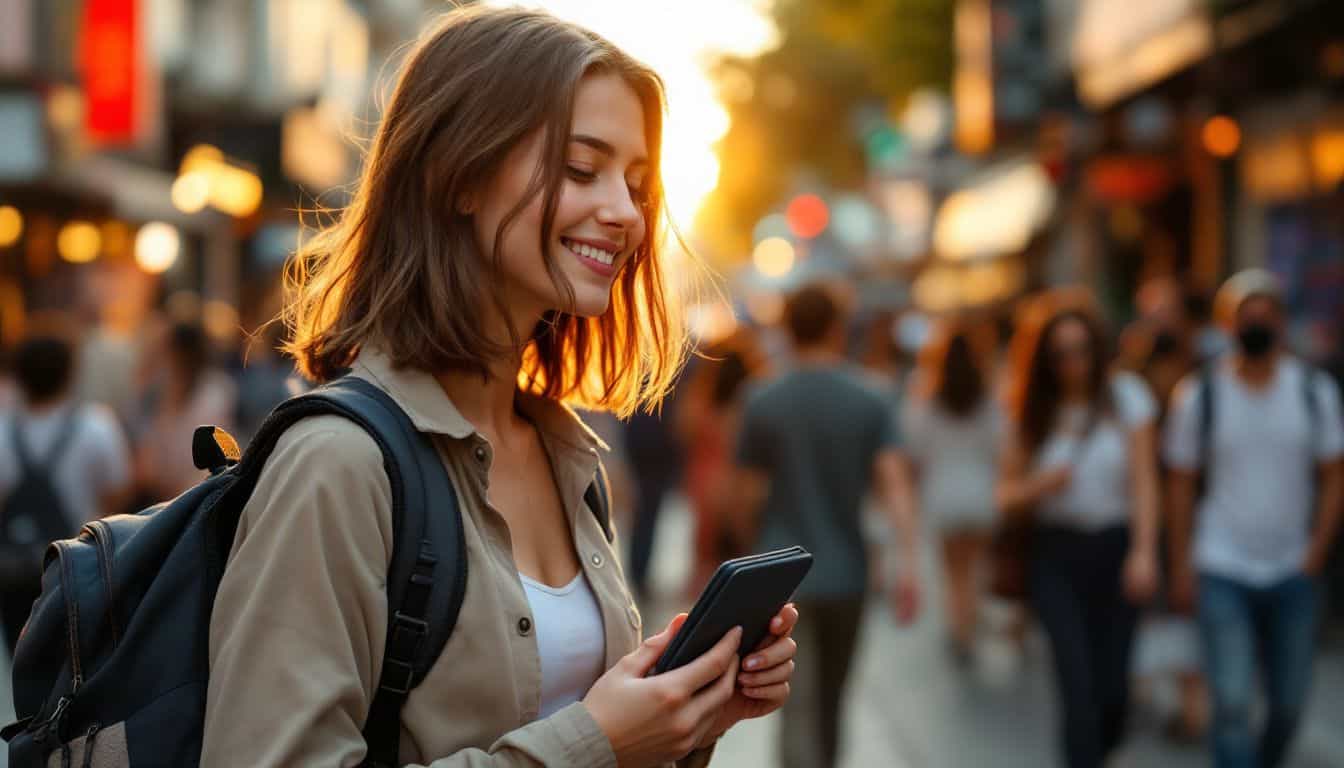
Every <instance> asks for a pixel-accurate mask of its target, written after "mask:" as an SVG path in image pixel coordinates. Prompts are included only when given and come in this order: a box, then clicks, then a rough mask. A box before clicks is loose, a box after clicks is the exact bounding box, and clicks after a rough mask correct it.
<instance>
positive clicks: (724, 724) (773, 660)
mask: <svg viewBox="0 0 1344 768" xmlns="http://www.w3.org/2000/svg"><path fill="white" fill-rule="evenodd" d="M797 624H798V609H797V608H795V607H794V605H793V604H792V603H790V604H788V605H786V606H784V607H783V608H782V609H780V611H779V613H778V614H776V616H775V618H773V619H771V620H770V634H769V635H768V636H767V637H766V638H765V639H764V640H762V641H761V644H760V645H758V646H757V647H756V652H755V653H753V654H752V655H750V656H748V657H747V660H746V662H745V663H744V664H743V665H742V671H741V672H740V673H739V674H738V676H737V685H738V688H737V691H736V693H734V694H733V698H732V699H730V700H729V701H728V704H727V706H725V707H724V708H723V710H722V711H721V712H720V713H719V719H718V722H716V723H715V724H714V727H713V728H711V729H710V731H709V734H708V735H707V736H706V738H705V739H704V740H702V741H701V742H700V743H699V744H697V745H696V746H697V748H703V747H708V746H709V745H710V744H713V743H714V741H716V740H717V739H718V738H719V737H720V736H722V735H723V734H724V733H726V732H727V731H728V729H729V728H732V727H733V726H734V725H737V724H738V723H740V722H742V721H743V720H751V719H753V718H757V717H765V716H766V715H768V714H770V713H771V712H774V711H775V710H777V709H779V708H780V707H782V706H784V702H785V701H787V700H788V698H789V681H790V680H792V679H793V657H794V656H796V655H797V654H798V644H797V643H796V642H794V640H793V628H794V627H795V626H797Z"/></svg>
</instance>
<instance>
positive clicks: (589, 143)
mask: <svg viewBox="0 0 1344 768" xmlns="http://www.w3.org/2000/svg"><path fill="white" fill-rule="evenodd" d="M569 140H570V141H572V142H577V143H579V144H582V145H584V146H586V147H591V148H593V149H595V150H597V151H598V152H601V153H602V154H604V155H606V156H607V157H615V156H616V148H615V147H613V146H612V145H611V144H610V143H608V142H605V141H603V140H602V139H599V138H597V137H596V136H589V135H587V134H584V133H579V134H575V135H574V136H571V137H570V138H569ZM648 164H649V159H648V158H646V157H643V156H641V157H637V158H635V161H634V162H633V163H631V165H648Z"/></svg>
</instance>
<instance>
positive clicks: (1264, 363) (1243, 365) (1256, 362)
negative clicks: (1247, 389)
mask: <svg viewBox="0 0 1344 768" xmlns="http://www.w3.org/2000/svg"><path fill="white" fill-rule="evenodd" d="M1278 362H1279V355H1278V353H1277V352H1275V353H1272V354H1268V355H1265V356H1264V357H1247V356H1246V355H1243V354H1241V353H1238V354H1237V358H1236V364H1235V365H1236V371H1237V375H1238V376H1240V377H1241V380H1242V381H1244V382H1246V383H1247V384H1250V385H1251V386H1264V385H1265V384H1268V383H1269V380H1270V379H1271V378H1273V377H1274V369H1275V368H1277V367H1278Z"/></svg>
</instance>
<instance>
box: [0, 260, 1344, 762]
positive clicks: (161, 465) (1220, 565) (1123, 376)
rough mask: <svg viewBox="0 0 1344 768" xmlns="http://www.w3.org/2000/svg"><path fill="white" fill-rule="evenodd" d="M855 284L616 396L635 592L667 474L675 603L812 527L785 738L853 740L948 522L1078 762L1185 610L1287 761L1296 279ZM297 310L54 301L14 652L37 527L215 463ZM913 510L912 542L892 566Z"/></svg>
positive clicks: (28, 489) (1302, 504)
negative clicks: (672, 498) (659, 382)
mask: <svg viewBox="0 0 1344 768" xmlns="http://www.w3.org/2000/svg"><path fill="white" fill-rule="evenodd" d="M851 304H852V291H851V290H849V289H847V287H846V286H844V285H838V284H817V285H812V286H808V287H805V288H803V289H801V290H799V291H797V292H796V293H795V294H793V295H792V296H791V297H789V299H788V301H787V302H786V307H785V311H784V319H783V322H782V323H781V324H780V326H779V327H767V328H758V327H751V326H743V327H740V328H739V329H738V330H736V331H735V332H734V333H733V334H732V335H730V336H729V337H727V338H724V339H720V340H717V341H715V342H713V343H711V344H708V345H706V346H705V347H704V348H703V349H701V350H700V351H699V354H698V355H696V356H695V357H694V358H693V359H692V361H691V363H690V364H689V366H688V368H687V370H686V372H685V374H684V375H683V377H682V380H681V384H680V385H679V386H678V388H677V390H676V392H675V394H674V396H673V397H672V399H671V400H669V401H668V402H667V403H665V405H664V407H663V409H662V410H661V411H660V412H659V413H656V414H639V415H636V416H635V417H633V418H631V419H630V420H628V421H626V422H624V423H622V422H617V421H615V420H614V419H610V418H609V417H602V416H600V415H594V420H595V424H594V426H595V427H596V428H597V429H598V431H599V432H601V433H603V434H604V436H605V437H607V439H608V442H609V443H610V444H611V445H612V447H613V450H612V455H611V458H610V460H609V465H610V470H611V475H612V480H613V488H614V496H615V500H616V506H617V511H618V514H622V513H623V514H624V515H625V520H624V521H623V530H624V531H626V532H627V534H626V536H625V537H624V538H625V539H626V541H627V542H628V546H629V571H630V582H631V585H632V587H633V589H634V590H635V591H636V592H637V593H638V596H639V597H640V599H641V600H646V601H647V600H652V599H654V598H655V597H656V596H655V595H653V594H652V589H651V586H650V576H649V574H650V560H651V557H652V554H653V552H654V551H655V548H654V536H655V532H656V531H657V529H658V525H657V521H658V514H659V510H660V509H661V508H662V507H663V505H664V502H665V499H666V497H667V496H668V494H669V493H672V492H678V491H679V492H681V493H682V494H684V496H685V498H686V499H687V500H688V501H689V504H690V507H691V509H692V511H693V517H694V521H695V534H694V537H693V545H692V550H691V551H690V552H687V553H686V556H687V559H688V561H689V562H690V563H691V567H690V568H689V569H688V572H689V573H690V574H691V576H690V578H689V579H688V582H687V583H686V585H685V586H684V592H683V593H682V594H680V595H677V596H676V598H675V599H676V601H677V602H689V601H690V600H692V599H693V598H694V596H695V595H696V594H697V593H698V592H699V590H700V589H701V588H702V587H703V586H704V584H705V583H706V582H707V581H708V579H709V577H710V575H711V574H712V572H713V570H714V568H715V567H716V566H717V565H718V563H720V562H721V561H723V560H725V559H727V558H730V557H734V556H737V555H741V554H746V553H749V552H756V551H763V550H767V549H771V548H776V547H783V546H790V545H793V544H801V545H803V546H804V547H806V548H808V549H809V550H810V551H811V552H812V553H813V554H814V555H815V557H816V567H815V569H814V571H813V573H812V575H811V576H810V577H809V578H808V580H807V581H806V582H805V583H804V585H803V587H802V588H801V589H800V591H799V593H798V594H797V602H798V604H799V606H800V609H801V613H802V616H803V620H802V621H801V622H800V624H799V626H798V630H797V633H796V634H797V636H798V639H799V646H800V650H799V668H798V674H797V676H796V678H795V680H796V685H795V691H794V696H793V698H792V699H791V700H790V702H789V704H788V705H787V706H786V708H785V712H784V718H783V720H784V725H783V727H782V728H781V729H780V738H781V745H780V746H781V749H780V754H781V755H782V756H785V759H786V760H787V761H788V764H789V765H798V766H832V765H835V764H836V756H837V753H838V751H839V748H840V736H839V734H840V721H839V711H840V705H841V700H842V696H843V691H844V689H845V684H846V679H847V677H848V675H849V670H850V665H851V661H852V659H853V657H854V652H855V646H856V642H857V638H858V636H859V626H860V621H861V617H862V615H863V610H862V609H863V606H864V604H865V602H866V600H867V599H868V598H869V597H871V596H872V595H873V593H874V591H875V590H885V591H886V592H887V594H886V595H885V599H888V600H889V601H890V603H891V606H892V609H893V610H894V611H895V613H896V616H897V617H898V619H899V620H900V621H902V622H908V621H909V620H911V619H912V618H913V617H914V616H915V614H916V612H917V611H918V610H919V609H920V602H921V595H922V593H923V591H924V590H923V585H921V584H920V583H919V577H918V573H919V568H918V565H917V561H918V554H917V553H918V552H919V548H920V546H921V541H920V540H921V537H923V536H928V537H932V538H934V539H935V542H936V551H937V552H938V553H939V554H940V556H941V564H942V573H943V588H942V596H943V601H944V605H943V610H942V615H943V616H944V617H945V620H946V635H947V649H948V653H949V655H950V656H951V658H952V659H953V660H954V661H955V662H956V666H957V667H958V668H962V669H967V668H971V667H974V666H975V665H976V664H977V652H978V651H977V649H979V648H981V647H982V646H983V641H984V639H985V636H986V633H987V632H988V631H989V630H988V629H987V625H986V621H985V619H984V617H985V615H986V611H985V603H986V601H987V600H988V599H994V600H996V601H1000V602H1001V601H1003V600H1004V599H1006V600H1007V601H1008V604H1009V605H1012V606H1014V607H1015V613H1014V615H1015V616H1016V618H1015V619H1014V620H1013V621H1011V622H1009V623H1008V625H1007V627H1006V629H1005V628H1003V627H1000V628H997V629H995V631H996V632H1000V633H1001V634H1002V638H1001V639H1004V640H1005V641H1007V642H1009V643H1016V644H1021V643H1022V642H1023V638H1024V636H1025V635H1026V631H1027V629H1028V628H1029V627H1031V626H1039V627H1040V628H1041V630H1042V631H1043V633H1044V635H1045V637H1046V638H1047V640H1048V643H1049V648H1050V658H1051V660H1052V665H1053V667H1054V670H1055V679H1056V681H1057V695H1058V699H1057V700H1058V712H1059V724H1058V726H1059V754H1060V755H1061V760H1062V764H1064V765H1067V766H1069V767H1070V768H1093V767H1096V766H1102V765H1104V764H1105V763H1106V761H1107V759H1108V756H1110V755H1111V754H1113V753H1114V752H1115V750H1116V748H1117V747H1118V746H1119V745H1120V744H1121V743H1122V741H1123V739H1124V736H1125V730H1126V719H1127V715H1128V713H1129V712H1130V710H1131V708H1132V704H1131V695H1130V686H1131V682H1132V679H1133V669H1134V665H1133V662H1132V657H1133V656H1134V648H1135V646H1136V643H1141V637H1142V634H1143V628H1144V627H1145V626H1152V625H1155V624H1162V623H1164V624H1166V625H1169V626H1174V627H1177V628H1178V629H1179V630H1180V632H1182V633H1183V634H1184V636H1186V637H1188V638H1189V640H1190V642H1189V644H1188V648H1187V649H1186V652H1185V653H1183V654H1180V658H1177V659H1175V660H1173V661H1172V662H1171V663H1170V664H1169V666H1168V667H1167V668H1165V669H1164V671H1165V672H1169V673H1170V674H1171V675H1172V676H1173V677H1174V678H1175V679H1176V680H1177V681H1178V682H1179V690H1180V692H1181V695H1180V706H1179V708H1178V710H1177V712H1176V713H1175V716H1174V717H1173V718H1172V721H1171V723H1170V728H1169V735H1170V736H1171V737H1172V738H1176V739H1183V740H1187V741H1193V740H1199V739H1202V738H1206V737H1207V738H1208V741H1209V744H1210V748H1211V752H1212V754H1213V755H1214V759H1215V764H1216V765H1217V766H1219V767H1220V768H1223V767H1229V768H1230V767H1232V766H1251V765H1257V766H1272V765H1278V764H1281V761H1282V760H1283V757H1284V755H1285V754H1286V753H1287V751H1288V749H1289V747H1290V745H1291V740H1292V736H1293V732H1294V728H1295V726H1296V724H1297V723H1298V722H1299V721H1300V719H1301V717H1302V710H1303V707H1304V705H1305V701H1306V696H1307V690H1308V685H1309V681H1310V668H1311V667H1310V665H1311V660H1312V658H1313V654H1314V648H1315V643H1316V642H1317V637H1318V635H1319V634H1320V633H1319V632H1318V628H1319V627H1320V625H1321V623H1322V621H1323V620H1326V619H1328V618H1329V612H1330V603H1329V602H1328V601H1327V594H1328V593H1327V592H1323V589H1322V587H1323V584H1324V582H1325V580H1326V579H1327V577H1328V572H1329V571H1330V570H1331V566H1330V560H1331V557H1330V555H1331V553H1332V550H1333V549H1337V547H1336V546H1334V544H1335V536H1334V534H1335V531H1336V528H1337V525H1338V520H1339V515H1340V506H1341V494H1342V493H1344V489H1342V487H1341V482H1344V480H1342V478H1341V469H1340V465H1341V462H1340V459H1341V456H1344V427H1342V426H1341V415H1340V402H1339V401H1340V398H1339V393H1338V384H1337V382H1336V381H1335V380H1334V379H1333V378H1332V377H1331V376H1330V375H1329V374H1328V372H1326V371H1325V370H1323V369H1320V368H1317V367H1315V366H1314V365H1313V364H1312V363H1311V362H1309V361H1305V360H1302V359H1299V358H1298V357H1295V356H1294V355H1292V354H1291V353H1290V352H1289V351H1288V350H1287V349H1286V346H1285V344H1284V341H1283V314H1284V307H1283V306H1282V297H1281V293H1280V292H1279V290H1278V287H1277V285H1276V283H1275V282H1274V278H1273V277H1272V276H1271V275H1269V274H1268V273H1263V272H1248V273H1242V274H1239V275H1237V276H1235V277H1234V278H1232V279H1231V280H1229V281H1228V283H1227V284H1226V285H1225V286H1224V288H1223V289H1222V290H1221V291H1220V292H1219V293H1218V295H1217V297H1216V300H1213V301H1210V300H1209V299H1207V298H1206V297H1204V296H1202V295H1200V294H1198V293H1195V292H1192V291H1189V290H1187V289H1185V288H1184V287H1183V286H1181V285H1180V284H1179V283H1177V282H1175V281H1172V280H1158V281H1154V282H1151V283H1148V284H1146V285H1145V286H1144V287H1143V288H1142V289H1141V290H1140V291H1139V293H1138V294H1137V296H1136V297H1135V302H1134V307H1135V319H1134V320H1133V321H1132V322H1131V323H1130V324H1128V325H1127V326H1126V327H1125V328H1123V329H1122V330H1121V331H1119V332H1118V333H1112V332H1111V331H1110V330H1109V329H1108V328H1107V325H1106V324H1105V322H1104V320H1103V317H1102V313H1101V312H1100V311H1099V309H1098V307H1097V306H1096V304H1095V302H1093V301H1092V299H1091V297H1090V296H1089V295H1088V294H1087V293H1086V292H1085V291H1078V290H1063V291H1052V292H1050V293H1046V294H1042V295H1038V296H1035V297H1032V298H1030V299H1029V300H1024V301H1023V302H1021V303H1020V304H1018V305H1016V306H1014V307H1012V308H1011V309H1010V310H1009V311H1006V312H1004V313H1001V314H999V315H995V314H989V313H987V314H984V315H981V316H964V317H952V318H942V319H938V320H936V321H928V320H925V319H923V318H920V317H918V316H913V315H907V316H904V317H895V316H892V315H887V314H884V315H881V316H878V317H876V318H873V319H869V320H866V321H864V322H860V321H858V320H856V319H855V318H854V317H853V316H852V313H851V312H850V311H849V307H850V306H851ZM856 327H857V328H859V332H858V333H854V330H855V328H856ZM874 329H876V332H873V331H874ZM278 333H279V329H278V328H276V327H275V326H268V327H266V328H265V329H263V331H261V332H260V333H259V334H258V335H257V336H255V337H250V338H246V339H245V344H244V345H238V346H236V347H232V348H230V347H227V346H221V345H220V344H219V343H218V342H217V341H216V340H213V339H212V337H211V336H210V334H208V333H206V330H205V328H204V326H203V325H202V323H201V322H200V321H199V320H197V319H193V318H191V317H186V318H185V319H183V318H179V319H176V320H171V321H169V320H162V321H159V322H151V323H147V324H146V325H145V326H144V327H142V328H140V329H138V331H137V332H136V333H132V334H110V333H106V332H102V331H99V330H93V331H87V332H85V333H83V334H80V333H78V332H77V327H76V325H75V324H74V323H73V322H72V320H71V319H70V318H68V317H61V316H41V317H33V318H30V320H29V322H28V324H27V328H26V332H25V335H24V338H23V339H22V340H21V341H20V342H19V343H18V344H17V345H16V346H15V347H14V348H13V349H10V350H7V351H6V353H5V355H4V361H5V364H4V368H3V370H4V377H3V379H2V380H0V500H3V501H0V503H3V504H4V505H5V507H4V517H3V519H4V526H3V531H0V534H2V536H0V538H2V541H0V545H2V546H0V614H2V615H3V620H4V629H5V637H6V641H7V642H8V643H9V645H10V647H11V649H12V647H13V644H14V641H15V639H16V637H17V633H18V630H19V628H20V627H21V626H22V623H23V621H24V619H25V618H26V614H27V608H28V606H29V605H31V602H32V600H33V599H34V598H35V596H36V591H37V584H36V581H35V574H36V572H37V571H36V569H37V567H38V562H39V561H38V558H40V550H41V543H42V542H44V541H46V540H49V539H51V538H54V537H64V536H69V535H73V534H74V533H75V531H77V530H78V527H79V526H80V525H81V524H82V523H83V522H84V521H87V520H89V519H93V518H96V517H99V516H103V515H107V514H112V513H117V512H126V511H133V510H135V509H139V508H142V507H144V506H146V505H148V504H151V503H154V502H157V501H160V500H163V499H166V498H170V497H172V496H174V495H176V494H177V493H180V492H181V491H183V490H185V489H186V488H188V487H190V486H191V485H193V484H194V483H196V482H197V481H198V480H199V479H200V476H201V473H200V470H198V469H196V467H195V466H194V465H193V463H192V460H191V452H190V448H189V446H190V444H191V436H192V432H193V430H194V429H195V428H196V426H198V425H201V424H215V425H218V426H221V427H224V428H225V429H227V430H230V431H232V432H234V433H235V434H237V435H238V436H239V437H240V440H241V441H243V442H244V443H245V441H246V439H247V438H248V437H249V436H250V435H251V434H252V432H253V431H254V430H255V428H256V427H257V425H259V424H260V422H261V420H262V419H263V418H264V417H265V415H266V414H267V413H268V412H269V411H270V409H271V408H272V407H273V406H274V405H276V404H277V403H279V402H280V401H281V400H283V399H284V398H285V397H287V396H288V395H290V394H292V393H294V392H295V391H297V389H298V388H300V386H301V385H300V384H299V383H298V381H297V380H296V379H295V377H294V373H293V369H292V366H291V365H290V364H289V361H287V360H286V359H284V358H282V357H281V356H280V355H279V354H278V353H276V352H275V349H276V348H277V347H278V344H279V341H280V339H279V335H278ZM856 342H857V343H856ZM874 520H876V521H880V522H879V523H878V524H876V525H875V524H874V523H873V521H874ZM887 533H894V534H895V535H896V537H897V539H896V541H897V544H898V547H897V548H896V550H895V551H896V552H897V553H898V554H897V557H896V562H893V563H882V562H880V561H875V557H876V554H875V553H877V552H878V551H880V550H881V548H880V547H878V546H875V541H874V540H875V538H880V537H881V536H883V535H886V534H887ZM1334 559H1335V561H1336V563H1335V566H1336V569H1337V566H1338V560H1339V559H1340V558H1338V557H1336V558H1334ZM888 566H890V567H888ZM889 574H894V576H889ZM1335 578H1336V579H1337V578H1338V577H1337V576H1336V577H1335ZM1335 600H1336V601H1337V600H1338V597H1337V596H1336V598H1335ZM1336 604H1337V603H1336ZM1336 610H1338V609H1337V608H1336ZM1257 671H1259V673H1260V674H1257ZM1260 679H1262V680H1263V681H1264V695H1265V701H1266V705H1267V707H1266V708H1267V712H1266V717H1265V718H1264V726H1263V728H1262V730H1261V731H1259V732H1257V731H1255V730H1253V722H1255V720H1253V718H1252V712H1253V704H1254V702H1255V701H1256V695H1257V694H1256V688H1255V682H1256V681H1257V680H1260ZM1206 681H1207V682H1206Z"/></svg>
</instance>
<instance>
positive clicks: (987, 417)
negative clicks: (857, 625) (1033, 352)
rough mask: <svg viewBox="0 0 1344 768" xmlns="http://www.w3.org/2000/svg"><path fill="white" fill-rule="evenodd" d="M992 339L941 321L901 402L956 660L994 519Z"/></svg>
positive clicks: (975, 612)
mask: <svg viewBox="0 0 1344 768" xmlns="http://www.w3.org/2000/svg"><path fill="white" fill-rule="evenodd" d="M991 344H992V341H990V340H988V339H985V338H984V334H976V333H975V332H974V331H973V330H972V329H971V328H968V327H964V326H962V325H959V324H950V325H948V326H946V327H944V328H942V329H940V331H939V335H938V336H937V337H936V338H935V340H934V343H932V344H930V345H929V346H928V347H926V351H925V353H924V355H923V356H922V358H921V360H920V370H919V373H918V376H919V381H918V382H917V383H916V386H915V388H914V389H913V390H912V392H911V394H912V397H910V398H909V399H908V400H907V401H906V403H905V405H904V418H903V423H904V427H905V435H906V438H907V439H906V445H908V446H909V451H910V456H911V458H912V460H913V462H914V465H915V470H916V478H917V484H918V486H919V499H920V507H921V509H920V511H921V513H922V516H923V517H924V518H925V519H928V520H930V521H931V522H932V523H933V525H934V526H935V527H936V528H937V529H938V530H939V532H940V533H941V534H942V542H943V572H944V579H943V584H944V596H945V601H944V602H945V605H946V617H947V622H948V626H949V628H950V630H951V632H950V635H951V642H952V650H953V653H954V654H955V656H956V658H957V659H958V660H959V661H967V660H969V659H970V658H971V653H972V650H973V645H974V642H975V629H976V623H977V617H978V616H979V611H980V586H979V578H980V572H981V570H982V565H983V563H984V560H985V555H986V552H987V549H988V544H989V533H990V530H991V529H992V528H993V526H994V520H995V510H994V501H993V500H994V482H995V478H996V475H997V471H998V446H999V445H1000V443H1001V442H1002V439H1001V436H1000V432H1001V430H1002V422H1003V419H1002V415H1001V413H1000V409H999V405H998V403H997V402H996V401H995V399H994V397H993V393H992V391H991V386H990V382H989V377H988V376H987V375H986V373H985V364H986V362H987V359H986V358H987V356H988V349H986V348H987V347H989V346H990V345H991Z"/></svg>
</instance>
